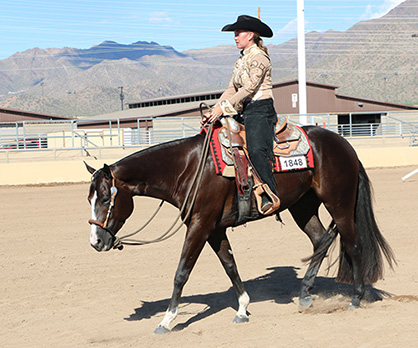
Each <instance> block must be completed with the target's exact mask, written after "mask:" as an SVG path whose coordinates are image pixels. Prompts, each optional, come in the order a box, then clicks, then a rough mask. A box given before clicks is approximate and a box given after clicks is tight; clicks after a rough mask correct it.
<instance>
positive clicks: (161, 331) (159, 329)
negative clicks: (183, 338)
mask: <svg viewBox="0 0 418 348" xmlns="http://www.w3.org/2000/svg"><path fill="white" fill-rule="evenodd" d="M169 332H170V330H169V329H167V328H166V327H164V326H160V325H158V326H157V328H156V329H155V330H154V334H156V335H165V334H166V333H169Z"/></svg>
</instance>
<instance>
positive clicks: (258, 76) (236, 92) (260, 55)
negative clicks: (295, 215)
mask: <svg viewBox="0 0 418 348" xmlns="http://www.w3.org/2000/svg"><path fill="white" fill-rule="evenodd" d="M222 31H233V32H234V33H235V43H236V46H237V48H239V49H240V50H241V57H240V58H239V59H238V60H237V62H236V63H235V68H234V71H233V74H232V78H231V81H230V83H229V85H228V87H227V88H226V90H225V92H224V93H223V94H222V96H221V97H220V99H219V101H218V102H217V103H216V104H215V106H214V108H213V109H212V111H211V112H210V113H209V114H207V115H206V118H205V119H204V120H202V125H204V124H206V123H208V122H215V121H216V120H217V119H218V118H219V117H221V116H236V115H239V116H240V118H242V119H243V121H244V125H245V129H246V137H247V148H248V153H249V156H250V160H251V162H252V165H253V166H254V167H255V169H256V171H257V173H258V175H259V177H260V179H261V180H262V181H263V182H264V183H266V184H267V185H268V187H269V188H270V190H271V191H272V193H273V194H274V195H276V196H277V191H276V181H275V179H274V176H273V172H272V160H273V139H274V127H275V124H276V121H277V114H276V111H275V110H274V106H273V92H272V85H271V63H270V57H269V55H268V53H267V49H266V47H265V46H264V45H263V40H262V39H261V36H263V37H272V36H273V32H272V30H271V29H270V27H268V26H267V25H266V24H265V23H263V22H262V21H260V20H259V19H258V18H255V17H251V16H246V15H243V16H239V17H238V19H237V21H236V22H235V23H233V24H228V25H226V26H224V27H223V28H222ZM261 197H262V202H261V211H262V213H265V212H267V211H269V210H270V212H271V208H272V205H273V202H272V200H271V199H270V198H269V197H268V195H266V194H262V195H261Z"/></svg>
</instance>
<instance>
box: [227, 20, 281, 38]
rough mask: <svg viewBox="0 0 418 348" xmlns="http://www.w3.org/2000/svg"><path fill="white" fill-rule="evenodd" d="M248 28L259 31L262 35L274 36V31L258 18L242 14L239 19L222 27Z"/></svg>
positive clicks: (230, 28) (228, 29) (233, 28)
mask: <svg viewBox="0 0 418 348" xmlns="http://www.w3.org/2000/svg"><path fill="white" fill-rule="evenodd" d="M240 29H243V30H248V31H252V32H255V33H258V34H259V35H260V36H264V37H272V36H273V31H272V30H271V29H270V27H269V26H268V25H267V24H265V23H263V22H262V21H260V20H259V19H258V18H255V17H251V16H247V15H242V16H238V18H237V21H236V22H235V23H232V24H227V25H225V26H224V27H223V28H222V31H235V30H240Z"/></svg>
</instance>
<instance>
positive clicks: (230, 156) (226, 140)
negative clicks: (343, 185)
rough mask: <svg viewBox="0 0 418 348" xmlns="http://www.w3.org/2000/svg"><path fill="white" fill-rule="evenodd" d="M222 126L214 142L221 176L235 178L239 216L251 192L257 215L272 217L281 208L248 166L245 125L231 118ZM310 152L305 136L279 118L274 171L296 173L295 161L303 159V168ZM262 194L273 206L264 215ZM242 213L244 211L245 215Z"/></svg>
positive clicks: (246, 206)
mask: <svg viewBox="0 0 418 348" xmlns="http://www.w3.org/2000/svg"><path fill="white" fill-rule="evenodd" d="M221 123H222V127H221V128H220V129H219V130H218V132H217V137H218V139H217V140H218V142H219V144H220V152H221V156H222V161H223V162H224V163H225V164H226V166H225V167H224V169H223V171H222V175H223V176H227V177H235V180H236V184H237V189H238V206H239V211H240V213H239V214H240V216H241V215H245V214H246V213H248V209H249V208H248V202H249V201H250V200H251V199H250V198H251V197H250V196H251V191H252V189H253V190H254V193H255V198H256V203H257V208H258V211H259V212H260V213H261V214H263V215H269V214H271V213H272V212H274V211H275V210H276V209H278V207H279V206H280V200H279V199H278V197H276V196H275V195H274V194H273V193H272V192H271V191H270V188H269V187H268V185H267V184H264V183H263V182H262V181H261V179H260V178H259V176H258V174H257V172H256V171H255V169H254V168H253V166H251V165H250V164H251V163H250V160H249V157H248V152H247V142H246V136H245V127H244V125H242V124H241V123H239V122H237V121H236V120H235V119H234V118H232V117H224V118H222V119H221ZM309 150H310V146H309V142H308V140H307V138H306V136H305V134H304V132H303V131H302V130H301V129H300V128H298V127H297V126H295V125H293V124H290V123H288V122H287V119H286V118H285V117H284V116H278V118H277V123H276V126H275V138H274V145H273V153H274V155H275V161H274V171H275V172H280V171H285V170H290V169H289V168H287V167H286V166H290V167H295V169H297V168H296V167H297V165H296V166H295V162H294V159H296V158H297V161H302V159H303V160H304V161H302V162H304V163H305V164H306V157H305V156H306V154H307V153H308V152H309ZM283 159H284V160H283ZM286 159H287V162H286ZM290 159H292V160H290ZM302 165H303V164H302ZM299 166H301V165H299ZM284 167H286V168H284ZM251 177H252V179H251ZM253 185H254V186H253ZM264 193H265V194H267V195H268V196H269V197H270V199H271V200H272V202H273V206H272V208H271V209H270V210H268V211H267V212H263V211H262V210H261V195H262V194H264ZM244 210H247V212H245V211H244Z"/></svg>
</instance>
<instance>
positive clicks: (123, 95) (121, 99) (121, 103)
mask: <svg viewBox="0 0 418 348" xmlns="http://www.w3.org/2000/svg"><path fill="white" fill-rule="evenodd" d="M118 89H120V94H119V96H120V109H121V110H123V99H125V94H124V93H123V87H122V86H121V87H118Z"/></svg>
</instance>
